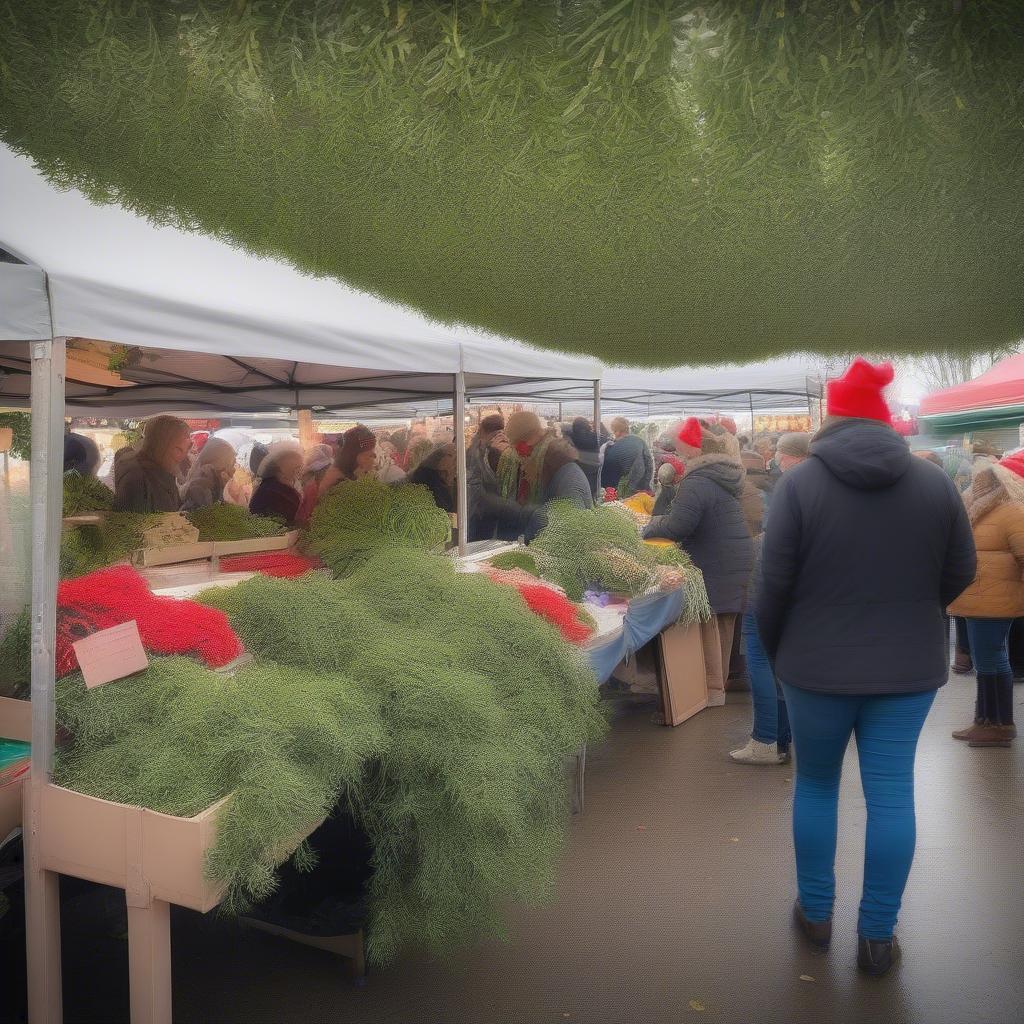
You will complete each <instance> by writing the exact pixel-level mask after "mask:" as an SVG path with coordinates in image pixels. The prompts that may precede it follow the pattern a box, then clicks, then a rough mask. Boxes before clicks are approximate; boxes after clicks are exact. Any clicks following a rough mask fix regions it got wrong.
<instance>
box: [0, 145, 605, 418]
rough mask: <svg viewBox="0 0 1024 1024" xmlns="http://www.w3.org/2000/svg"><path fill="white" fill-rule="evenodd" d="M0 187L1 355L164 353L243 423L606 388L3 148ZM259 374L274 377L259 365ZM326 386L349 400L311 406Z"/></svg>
mask: <svg viewBox="0 0 1024 1024" xmlns="http://www.w3.org/2000/svg"><path fill="white" fill-rule="evenodd" d="M0 186H2V187H0V248H3V249H5V250H6V251H7V252H8V253H10V254H11V255H12V256H13V257H15V258H16V259H17V260H20V261H22V264H18V263H0V340H8V339H9V340H17V341H36V340H46V339H49V338H52V337H83V338H95V339H100V340H103V341H113V342H119V343H122V344H126V345H138V346H143V347H144V348H146V349H157V350H162V351H164V352H165V353H168V354H166V355H163V356H161V358H160V359H159V360H156V359H150V360H149V363H150V364H151V366H152V365H155V363H156V362H158V361H159V362H161V363H169V352H170V351H171V350H173V351H175V352H177V353H179V355H178V356H177V357H176V359H175V361H174V367H173V369H172V368H171V367H170V366H169V365H168V366H167V367H166V369H167V370H168V371H169V372H170V373H171V374H173V376H167V375H166V374H165V375H164V376H163V380H164V381H165V382H166V383H168V384H171V383H173V385H174V387H175V389H177V387H178V384H180V383H187V385H188V386H187V388H186V390H187V393H188V396H189V401H190V402H191V403H193V404H194V405H195V407H197V408H198V407H199V406H200V405H202V404H203V402H205V401H207V400H208V401H209V403H210V404H208V405H206V406H205V407H206V408H211V409H218V408H230V409H233V410H236V411H243V409H247V410H250V411H266V410H275V409H277V408H279V407H281V406H284V405H295V404H301V405H303V406H305V407H311V406H313V405H324V406H325V407H328V408H331V407H337V408H350V409H353V408H358V407H359V406H360V405H377V404H388V403H390V402H395V401H400V400H401V399H402V398H411V397H420V398H436V397H443V396H450V395H451V394H452V391H453V388H452V375H453V374H455V373H458V372H459V371H460V370H461V371H463V372H464V373H465V382H466V387H467V390H468V391H469V392H470V393H472V392H474V391H475V390H478V389H482V388H487V387H494V386H500V387H501V388H503V389H506V390H509V391H510V392H512V393H516V391H517V389H518V390H519V391H520V393H529V392H530V390H531V389H532V387H533V386H534V385H535V384H536V383H537V382H540V381H543V382H545V386H573V387H578V388H579V387H581V388H583V389H584V390H588V391H589V392H590V393H591V394H592V391H593V382H594V381H595V380H597V379H599V378H600V374H601V369H600V365H599V364H598V363H596V362H595V361H593V360H587V359H575V358H571V357H567V356H561V355H557V354H554V353H549V352H542V351H539V350H537V349H534V348H530V347H528V346H526V345H521V344H518V343H516V342H513V341H509V340H506V339H502V338H496V337H491V336H489V335H484V334H481V333H479V332H475V331H470V330H465V329H460V328H455V329H451V328H447V327H444V326H442V325H440V324H435V323H432V322H430V321H428V320H426V319H425V318H424V317H422V316H420V315H418V314H416V313H415V312H413V311H411V310H407V309H404V308H402V307H399V306H396V305H393V304H391V303H387V302H383V301H381V300H379V299H376V298H374V297H372V296H370V295H365V294H362V293H360V292H357V291H355V290H353V289H351V288H348V287H346V286H344V285H342V284H339V283H338V282H337V281H334V280H330V279H326V278H313V277H308V276H306V275H303V274H301V273H299V272H298V271H297V270H295V268H294V267H292V266H290V265H289V264H287V263H284V262H283V261H278V260H270V259H261V258H257V257H253V256H250V255H248V254H246V253H244V252H242V251H240V250H238V249H235V248H233V247H232V246H230V245H228V244H227V243H226V242H224V241H221V240H218V239H215V238H209V237H205V236H202V235H199V234H191V233H188V232H184V231H179V230H177V229H175V228H169V227H157V226H156V225H154V224H151V223H149V222H148V221H146V220H144V219H143V218H142V217H139V216H137V215H136V214H134V213H131V212H130V211H128V210H125V209H122V208H121V207H119V206H116V205H108V206H97V205H95V204H93V203H92V202H90V201H89V200H88V199H87V198H86V197H85V196H84V195H82V194H81V193H80V192H77V191H75V190H68V191H64V192H62V191H59V190H57V189H55V188H54V187H53V186H52V185H50V184H49V182H47V181H46V180H45V179H44V178H43V177H42V175H40V174H39V173H38V172H37V171H36V170H35V169H34V168H33V167H32V164H31V162H30V161H29V160H28V159H27V158H25V157H22V156H18V155H16V154H14V153H13V152H12V151H11V150H9V149H8V148H6V147H3V146H0ZM184 353H193V354H196V353H198V354H202V356H203V358H202V359H201V361H197V362H193V361H192V360H191V359H186V358H185V356H184V355H183V354H184ZM0 354H2V353H0ZM266 359H270V360H272V365H271V364H264V363H261V362H260V360H266ZM241 362H244V363H246V364H248V371H247V372H244V371H243V366H242V365H241ZM254 367H255V369H254ZM339 367H344V368H345V369H344V371H343V372H339V370H338V368H339ZM328 368H330V369H328ZM10 369H11V368H10V367H8V370H9V371H10ZM11 375H12V376H13V375H14V374H11ZM126 376H127V379H133V378H132V374H131V373H129V374H128V375H126ZM268 376H269V377H271V378H272V380H268V379H267V377H268ZM159 377H160V372H159V371H156V370H154V371H153V372H152V373H150V374H148V375H145V377H144V379H143V380H142V383H144V384H145V386H146V389H147V390H148V392H149V394H148V396H147V398H146V402H147V403H149V402H151V403H152V404H151V405H150V409H151V408H152V406H153V405H155V404H157V403H160V402H164V399H165V398H166V397H167V394H166V393H164V394H161V393H160V391H159V388H158V384H159V379H158V378H159ZM174 378H177V380H175V379H174ZM352 382H355V385H356V386H354V387H349V384H350V383H352ZM375 382H376V384H377V385H379V386H375ZM204 384H205V385H208V386H209V390H208V391H204V390H203V388H202V387H201V386H200V385H204ZM324 384H327V385H328V388H327V390H329V391H338V392H339V394H343V395H347V397H345V398H339V400H338V402H337V403H332V402H330V401H323V402H321V401H318V398H320V397H324V396H322V395H321V394H320V393H319V391H320V390H321V388H320V386H321V385H324ZM271 385H280V387H275V386H271ZM307 389H308V390H307ZM22 390H24V389H22ZM4 396H10V397H19V396H18V395H17V392H16V391H15V385H14V383H12V382H10V381H7V382H6V385H5V386H3V388H2V390H0V401H2V400H4ZM20 397H22V398H23V397H25V396H24V395H21V396H20ZM140 397H141V396H140ZM177 397H178V400H179V401H180V398H181V396H180V392H178V393H177ZM326 397H327V398H328V399H330V398H331V396H330V395H328V396H326ZM296 398H298V402H296ZM68 399H69V405H71V406H72V407H78V406H79V404H81V406H82V407H83V408H93V409H96V408H101V407H103V406H104V399H109V400H110V403H109V404H110V405H114V406H117V407H119V408H120V407H122V406H123V403H124V401H125V399H124V396H117V395H114V394H112V393H108V394H104V393H103V392H102V389H97V388H95V387H94V388H91V389H84V388H78V387H77V386H76V384H75V382H70V386H69V390H68ZM79 400H81V403H80V402H79ZM164 404H165V405H166V403H165V402H164Z"/></svg>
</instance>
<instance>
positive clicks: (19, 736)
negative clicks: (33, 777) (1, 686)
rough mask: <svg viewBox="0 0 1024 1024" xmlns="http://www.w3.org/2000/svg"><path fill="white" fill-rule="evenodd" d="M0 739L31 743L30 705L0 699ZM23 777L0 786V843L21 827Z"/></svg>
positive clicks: (26, 702)
mask: <svg viewBox="0 0 1024 1024" xmlns="http://www.w3.org/2000/svg"><path fill="white" fill-rule="evenodd" d="M0 737H3V738H4V739H6V740H21V742H22V743H30V742H31V741H32V703H31V701H27V700H14V698H12V697H0ZM25 778H26V777H25V776H23V777H21V778H18V779H15V780H14V781H13V782H10V783H8V784H7V785H6V786H0V843H3V842H4V840H5V839H6V838H7V837H8V836H9V835H10V834H11V833H12V832H13V831H14V830H15V829H17V828H19V827H20V826H21V804H22V793H23V790H24V787H25Z"/></svg>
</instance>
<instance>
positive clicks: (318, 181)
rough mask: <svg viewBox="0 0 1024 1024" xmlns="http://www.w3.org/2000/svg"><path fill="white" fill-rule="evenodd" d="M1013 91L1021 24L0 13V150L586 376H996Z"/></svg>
mask: <svg viewBox="0 0 1024 1024" xmlns="http://www.w3.org/2000/svg"><path fill="white" fill-rule="evenodd" d="M1022 64H1024V4H1022V3H1021V2H1020V0H984V2H979V0H932V2H926V0H572V2H568V0H500V2H499V0H489V2H484V0H480V2H476V0H474V2H463V3H458V2H457V0H415V2H413V0H406V2H398V0H395V2H391V0H346V2H344V3H340V2H339V0H291V2H285V0H276V2H271V0H259V2H257V0H131V2H128V0H116V2H115V0H105V2H102V3H101V2H99V0H0V69H2V73H0V137H2V138H3V140H4V141H5V142H6V143H7V145H9V146H11V147H13V148H14V149H15V150H17V151H18V152H22V153H27V154H29V155H30V156H31V157H32V158H33V159H34V160H35V161H36V162H37V164H38V165H39V166H40V167H41V168H42V171H43V173H44V174H46V175H47V177H48V178H49V179H50V180H51V181H52V182H54V183H55V184H56V185H57V186H59V187H64V186H68V185H77V186H80V187H82V188H84V189H85V190H86V191H87V193H88V195H89V196H90V198H92V199H94V200H96V201H101V202H118V203H120V204H122V205H124V206H126V207H128V208H129V209H132V210H134V211H136V212H138V213H140V214H141V215H143V216H144V217H147V218H149V219H151V220H153V221H155V222H158V223H171V224H175V225H179V226H183V227H185V228H186V229H187V230H200V231H204V232H207V233H209V234H211V235H214V236H216V237H218V238H223V239H226V240H230V241H231V242H232V243H235V244H238V245H240V246H241V247H243V248H244V249H246V250H248V251H250V252H255V253H260V254H266V255H273V256H282V257H285V258H287V259H290V260H291V261H292V262H293V263H294V264H296V265H297V266H298V267H300V268H301V269H302V270H303V271H304V272H307V273H310V274H312V275H316V276H320V275H333V276H335V277H337V278H340V279H343V280H345V281H347V282H349V283H351V284H352V285H353V286H355V287H356V288H358V289H359V290H363V291H369V292H373V293H375V294H377V295H381V296H384V297H386V298H387V299H389V300H394V301H397V302H399V303H402V304H404V305H407V306H412V307H414V308H416V309H419V310H422V311H423V312H424V313H426V314H427V315H428V316H429V318H430V319H432V320H436V321H440V322H443V323H458V324H474V325H480V326H483V327H484V328H486V329H488V330H490V331H493V332H495V333H496V334H499V335H511V336H513V337H517V338H521V339H523V340H525V341H528V342H531V343H535V344H539V345H544V346H548V347H551V348H559V349H564V350H566V351H571V352H581V351H583V352H590V353H593V354H595V355H600V356H602V357H604V358H605V359H606V360H608V361H609V362H615V363H627V364H635V363H649V364H652V365H668V366H674V365H680V364H684V363H685V364H690V365H700V364H704V363H709V362H746V361H749V360H752V359H759V358H765V357H766V356H769V355H772V354H777V353H781V352H786V351H794V352H803V351H823V352H846V351H849V350H851V349H854V350H860V349H862V348H863V347H865V346H867V347H869V348H871V349H873V350H877V351H901V352H914V351H928V350H935V349H939V348H954V349H960V350H970V349H973V348H977V349H985V350H988V349H993V348H998V347H1000V346H1001V345H1005V344H1012V343H1016V341H1017V340H1018V339H1019V338H1021V337H1022V335H1024V289H1022V288H1021V287H1020V282H1021V280H1022V278H1024V245H1022V244H1021V242H1022V238H1024V204H1022V203H1021V202H1020V194H1021V185H1020V168H1021V165H1022V156H1024V90H1022V89H1021V88H1020V81H1021V68H1022ZM328 195H329V196H330V197H331V200H330V202H329V203H325V202H324V196H328Z"/></svg>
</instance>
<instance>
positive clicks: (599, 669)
mask: <svg viewBox="0 0 1024 1024" xmlns="http://www.w3.org/2000/svg"><path fill="white" fill-rule="evenodd" d="M682 613H683V592H682V590H673V591H670V592H669V593H667V594H652V595H650V596H648V597H638V598H637V599H636V600H634V601H630V602H629V605H628V607H627V610H626V617H625V619H624V620H623V623H622V632H621V633H619V634H618V635H617V636H615V637H613V638H612V639H610V640H609V641H608V643H606V644H602V645H601V646H600V647H593V648H591V649H590V650H588V651H587V652H586V655H587V660H588V661H589V662H590V666H591V668H593V670H594V674H595V675H596V676H597V681H598V682H599V683H603V682H605V680H607V679H608V678H609V677H610V676H611V674H612V672H614V671H615V666H616V665H618V663H619V662H620V661H622V659H623V658H626V657H628V656H629V655H632V654H635V653H636V652H637V651H638V650H640V648H641V647H643V645H644V644H646V643H648V642H649V641H651V640H653V639H654V638H655V637H656V636H657V635H658V634H659V633H660V632H661V631H662V630H663V629H667V628H668V627H669V626H671V625H674V624H675V623H676V622H677V621H678V620H679V616H680V615H682Z"/></svg>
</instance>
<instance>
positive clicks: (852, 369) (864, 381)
mask: <svg viewBox="0 0 1024 1024" xmlns="http://www.w3.org/2000/svg"><path fill="white" fill-rule="evenodd" d="M894 376H895V374H894V371H893V368H892V363H879V365H878V366H873V365H872V364H871V363H869V362H868V361H867V360H866V359H862V358H861V357H860V356H858V357H857V358H856V359H854V361H853V362H852V363H851V364H850V366H849V369H847V371H846V373H844V374H843V375H842V377H840V378H839V379H838V380H830V381H829V382H828V388H827V401H826V408H827V410H828V414H829V416H856V417H858V418H860V419H865V420H881V421H882V422H883V423H888V424H889V426H892V413H891V412H890V411H889V406H888V405H886V402H885V396H884V395H883V394H882V389H883V388H885V387H886V386H887V385H889V384H891V383H892V379H893V377H894Z"/></svg>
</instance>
